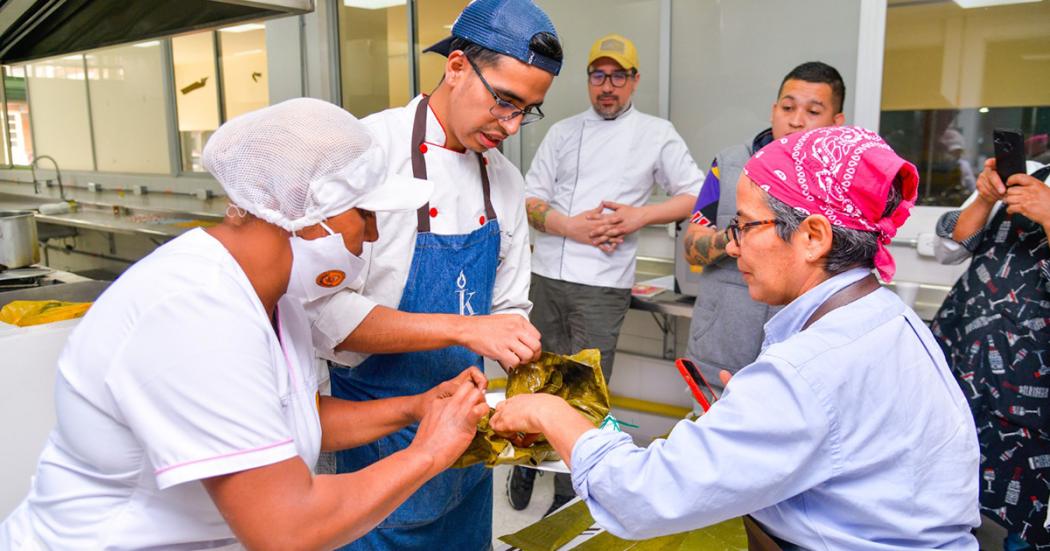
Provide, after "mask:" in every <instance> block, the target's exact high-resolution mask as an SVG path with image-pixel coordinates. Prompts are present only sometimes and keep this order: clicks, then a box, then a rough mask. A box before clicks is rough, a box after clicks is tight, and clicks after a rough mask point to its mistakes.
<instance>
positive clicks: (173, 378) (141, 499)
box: [0, 229, 321, 550]
mask: <svg viewBox="0 0 1050 551" xmlns="http://www.w3.org/2000/svg"><path fill="white" fill-rule="evenodd" d="M278 311H279V314H280V328H281V341H280V342H279V341H278V338H277V336H276V335H275V334H274V330H273V326H272V325H271V323H270V320H269V318H268V316H267V314H266V311H265V310H264V309H263V306H262V303H261V302H260V301H259V298H258V296H257V295H256V294H255V291H254V290H253V289H252V286H251V283H250V282H249V281H248V278H247V277H246V276H245V275H244V272H243V271H241V268H240V266H239V265H238V264H237V263H236V261H235V260H234V259H233V257H232V256H230V254H229V253H228V252H227V250H226V249H225V247H223V246H222V244H220V243H219V242H218V241H217V240H215V239H214V238H213V237H211V236H210V235H208V234H207V233H205V232H204V231H203V230H199V229H198V230H193V231H190V232H187V233H186V234H184V235H182V236H181V237H179V238H177V239H175V240H174V241H172V242H170V243H168V244H166V245H164V246H163V247H161V248H160V249H158V250H157V251H155V252H154V253H152V254H150V255H149V256H147V257H146V258H144V259H143V260H141V261H140V262H139V263H137V264H135V265H134V266H132V268H131V269H130V270H128V271H127V272H126V273H125V274H124V275H122V276H121V277H120V279H118V280H117V281H116V282H115V283H114V284H113V285H112V286H111V287H110V288H109V289H108V290H107V291H106V292H105V293H104V294H103V295H102V296H101V297H100V298H99V299H98V301H97V302H96V303H95V304H94V305H93V306H92V308H91V310H89V311H88V313H87V315H86V316H85V317H84V319H83V320H82V321H81V322H80V324H79V326H78V327H77V328H76V329H75V330H74V331H73V334H72V335H71V336H70V339H69V342H68V343H67V345H66V347H65V349H64V350H63V352H62V354H61V356H60V358H59V362H58V369H59V373H58V380H57V383H56V384H57V388H56V393H55V404H56V408H57V413H58V420H57V425H56V427H55V428H54V430H52V431H51V434H50V436H49V437H48V442H47V444H46V446H45V448H44V451H43V453H42V455H41V457H40V463H39V465H38V467H37V473H36V477H35V479H34V481H33V484H32V487H31V489H30V493H29V497H28V498H27V499H26V500H25V501H24V502H23V503H22V504H21V505H20V506H19V508H18V509H16V510H15V511H14V513H12V514H11V516H10V517H8V519H7V520H6V521H5V522H4V524H3V525H0V549H15V550H17V549H38V548H39V549H143V548H150V549H180V548H186V549H189V548H192V549H203V548H205V547H207V548H214V547H220V546H226V545H231V544H232V545H236V544H237V543H236V539H235V538H234V535H233V532H232V531H231V530H230V528H229V526H228V525H227V524H226V522H225V521H224V520H223V518H222V515H220V513H219V511H218V509H217V508H216V507H215V504H214V502H213V501H212V500H211V498H210V497H209V496H208V493H207V491H205V489H204V486H203V485H202V484H200V483H199V482H198V481H199V480H201V479H203V478H208V477H213V476H216V475H223V474H228V473H233V472H238V471H243V470H247V469H252V468H256V467H261V466H265V465H270V464H273V463H277V462H279V461H283V460H286V459H289V458H292V457H295V456H296V455H298V456H300V457H301V458H302V459H303V461H304V462H305V463H306V464H307V465H309V466H310V467H311V468H312V467H313V466H314V464H315V463H316V461H317V456H318V454H319V452H320V446H321V427H320V421H319V418H318V413H317V406H316V403H317V402H316V393H317V386H318V382H319V381H318V378H319V376H320V375H319V370H318V369H317V362H316V360H315V359H314V357H313V350H312V347H311V346H310V327H309V322H308V321H307V320H306V316H305V312H304V311H303V310H302V308H301V307H298V308H297V307H295V306H294V305H292V304H291V303H290V300H289V299H287V298H284V299H282V300H281V302H280V305H279V307H278ZM282 343H283V345H284V347H283V349H282ZM34 546H35V547H34Z"/></svg>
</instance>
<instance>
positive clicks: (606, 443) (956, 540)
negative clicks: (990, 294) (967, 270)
mask: <svg viewBox="0 0 1050 551" xmlns="http://www.w3.org/2000/svg"><path fill="white" fill-rule="evenodd" d="M867 274H868V271H867V270H863V269H854V270H850V271H847V272H845V273H842V274H839V275H837V276H835V277H832V278H830V279H829V280H827V281H825V282H823V283H821V284H820V285H818V286H817V287H815V288H813V289H811V290H810V291H809V292H807V293H806V294H804V295H802V296H801V297H799V298H797V299H796V300H794V301H793V302H792V303H791V304H789V305H787V306H786V307H785V308H784V309H783V310H781V311H780V312H778V313H777V315H775V316H774V317H773V318H772V319H770V320H769V322H768V323H767V324H766V326H765V333H766V340H765V342H764V343H763V348H762V353H761V355H760V356H759V357H758V359H757V360H755V362H754V363H752V364H751V365H749V366H747V367H745V368H744V369H742V370H741V371H740V372H739V373H737V374H736V375H735V376H734V377H733V380H732V381H731V382H730V384H729V386H728V387H727V389H726V391H725V394H724V395H723V396H722V398H721V399H720V400H719V401H718V402H716V403H715V405H714V406H713V407H712V408H711V410H710V411H709V412H708V413H707V414H706V415H704V416H703V417H701V418H700V419H698V420H696V421H684V420H683V421H681V422H679V423H678V424H677V425H676V426H675V428H674V430H673V431H672V432H671V434H670V436H669V437H668V438H667V439H666V440H658V441H656V442H654V443H653V444H652V445H650V446H649V447H648V448H639V447H637V446H635V445H634V444H633V443H632V441H631V438H630V436H628V435H626V434H623V433H612V432H603V431H598V430H592V431H589V432H587V433H585V434H584V435H583V436H582V437H581V438H580V439H579V440H578V441H577V442H576V446H575V447H574V448H573V452H572V467H573V469H572V471H573V472H572V478H573V485H574V486H575V488H576V492H577V493H578V494H579V495H580V496H581V497H582V498H583V499H584V500H585V501H586V502H587V505H588V507H589V508H590V510H591V513H592V514H593V515H594V518H595V520H597V522H598V524H600V525H601V526H602V527H603V528H605V529H606V530H608V531H609V532H611V533H613V534H615V535H617V536H620V537H623V538H628V539H642V538H649V537H654V536H658V535H663V534H669V533H675V532H682V531H686V530H692V529H696V528H700V527H703V526H708V525H711V524H715V523H717V522H720V521H723V520H726V519H729V518H733V517H738V516H741V515H745V514H751V515H752V516H753V517H754V518H755V519H756V520H758V521H759V522H760V523H762V524H763V525H764V526H765V528H766V529H767V531H768V532H769V533H770V534H772V535H774V536H776V537H778V538H780V539H782V540H784V541H786V542H789V543H791V544H794V545H797V546H799V547H801V548H805V549H849V550H855V551H862V550H887V549H968V550H969V549H972V550H976V549H977V541H976V539H975V538H974V537H973V536H972V535H971V534H970V529H971V528H972V527H976V526H977V525H978V524H979V523H980V516H979V512H978V502H977V495H978V491H979V487H978V483H979V479H978V461H979V454H980V452H979V450H978V446H977V432H976V429H975V427H974V422H973V418H972V416H971V415H970V412H969V409H968V408H967V406H966V402H965V400H964V399H963V394H962V391H961V390H960V389H959V386H958V384H957V383H956V382H955V380H954V378H953V377H952V375H951V372H950V371H949V369H948V366H947V365H946V363H945V360H944V357H943V355H942V353H941V350H940V348H939V347H938V346H937V344H936V342H935V341H934V340H933V336H932V335H931V334H930V331H929V330H928V329H927V327H926V325H925V324H923V323H922V321H921V320H920V319H919V318H918V316H916V315H915V313H914V312H913V311H912V310H911V309H909V308H907V307H906V306H905V305H904V304H903V303H902V302H901V301H900V299H898V298H897V296H896V295H895V294H893V293H892V292H890V291H888V290H886V289H879V290H876V291H875V292H873V293H871V294H869V295H867V296H865V297H863V298H861V299H858V300H856V301H854V302H853V303H851V304H849V305H846V306H843V307H841V308H838V309H836V310H833V311H832V312H830V313H828V314H827V315H826V316H824V317H823V318H821V319H820V320H819V321H817V322H816V323H814V324H813V325H812V326H810V327H809V328H808V329H806V330H805V331H802V326H803V324H805V323H806V321H807V320H808V319H809V317H810V316H811V315H812V314H813V312H814V311H815V310H816V309H817V308H818V307H819V306H820V305H821V304H822V303H823V302H824V301H825V300H827V299H828V298H829V297H831V295H833V294H834V293H835V292H836V291H838V290H840V289H842V288H843V287H846V286H847V285H849V284H851V283H853V282H855V281H857V280H859V279H861V278H863V277H865V276H866V275H867Z"/></svg>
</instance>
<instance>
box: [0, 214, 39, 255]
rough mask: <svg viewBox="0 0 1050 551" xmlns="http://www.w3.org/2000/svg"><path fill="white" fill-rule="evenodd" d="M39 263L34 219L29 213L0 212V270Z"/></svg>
mask: <svg viewBox="0 0 1050 551" xmlns="http://www.w3.org/2000/svg"><path fill="white" fill-rule="evenodd" d="M37 262H40V249H39V247H38V244H37V238H36V218H35V217H34V216H33V213H32V212H31V211H26V210H4V211H0V270H5V269H9V268H24V267H25V266H29V265H30V264H36V263H37Z"/></svg>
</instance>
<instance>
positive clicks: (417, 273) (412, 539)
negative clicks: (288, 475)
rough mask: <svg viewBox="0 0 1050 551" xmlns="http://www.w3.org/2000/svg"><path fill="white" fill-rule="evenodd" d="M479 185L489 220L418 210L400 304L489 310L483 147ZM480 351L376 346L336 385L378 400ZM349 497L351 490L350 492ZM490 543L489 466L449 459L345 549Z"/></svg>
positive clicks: (347, 467)
mask: <svg viewBox="0 0 1050 551" xmlns="http://www.w3.org/2000/svg"><path fill="white" fill-rule="evenodd" d="M427 102H428V98H426V97H424V98H423V100H422V101H420V102H419V107H418V108H417V110H416V117H415V124H414V127H413V131H412V172H413V174H414V176H415V177H416V178H423V179H425V178H426V177H427V176H426V163H425V161H424V159H423V153H422V151H421V148H420V145H422V143H423V138H424V136H425V129H426V117H427ZM478 162H479V164H480V166H481V180H482V192H483V193H484V197H485V214H486V217H487V222H486V223H485V225H483V226H482V227H481V228H479V229H477V230H475V231H473V232H471V233H468V234H465V235H436V234H433V233H430V216H429V211H430V205H429V204H426V205H423V206H422V207H421V208H420V209H419V212H418V216H417V236H416V246H415V252H414V254H413V256H412V266H411V268H410V270H409V273H408V282H407V284H406V286H405V290H404V294H403V295H402V296H401V303H400V304H399V305H398V309H399V310H401V311H403V312H425V313H445V314H461V315H475V314H476V315H485V314H488V313H489V312H490V311H491V309H492V289H493V286H494V284H495V280H496V265H497V262H498V257H499V244H500V234H499V223H498V222H497V221H496V214H495V210H494V209H493V208H492V203H491V201H490V199H489V180H488V173H487V171H486V169H485V161H484V157H482V156H481V155H480V154H479V155H478ZM472 365H476V366H479V367H481V365H482V358H481V356H479V355H477V354H474V353H473V352H471V351H470V350H468V349H466V348H463V347H460V346H453V347H449V348H443V349H441V350H434V351H430V352H409V353H404V354H375V355H372V356H371V357H369V358H368V359H367V360H366V361H365V362H364V363H362V364H361V365H359V366H357V367H355V368H353V369H346V368H338V367H337V368H333V369H332V370H331V380H332V394H333V395H334V396H336V397H339V398H344V399H347V400H359V401H360V400H373V399H376V398H386V397H391V396H404V395H408V394H417V393H420V392H423V391H425V390H428V389H430V388H432V387H433V386H434V385H437V384H438V383H441V382H442V381H445V380H448V379H450V378H452V377H455V376H456V375H458V374H459V373H460V372H462V371H463V370H464V369H466V368H467V367H469V366H472ZM416 428H417V425H412V426H409V427H407V428H405V429H402V430H400V431H398V432H395V433H393V434H391V435H389V436H387V437H385V438H381V439H379V440H378V441H376V442H373V443H371V444H367V445H364V446H360V447H357V448H353V449H349V450H344V451H341V452H338V453H337V454H336V465H337V469H338V472H340V473H346V472H353V471H357V470H360V469H362V468H364V467H367V466H368V465H371V464H372V463H375V462H376V461H378V460H380V459H382V458H384V457H387V456H389V455H390V454H392V453H394V452H396V451H398V450H402V449H405V448H406V447H408V445H409V443H411V442H412V438H413V437H414V436H415V433H416ZM347 499H354V497H353V496H347ZM491 543H492V471H491V470H489V469H486V468H485V467H483V466H481V465H477V466H473V467H467V468H465V469H448V470H446V471H444V472H442V473H441V474H439V475H437V476H436V477H434V478H433V479H431V480H430V481H428V482H427V483H426V484H424V485H423V487H422V488H420V489H419V490H418V491H417V492H416V493H415V494H413V495H412V496H411V497H409V498H408V500H407V501H405V503H403V504H402V505H401V506H400V507H398V508H397V509H396V510H395V511H394V512H393V513H392V514H391V515H390V516H389V517H387V519H386V520H384V521H383V522H382V523H380V525H379V526H378V527H377V528H376V529H374V530H372V531H371V532H369V533H368V534H366V535H365V536H363V537H362V538H360V539H358V540H357V541H355V542H353V543H351V544H350V545H347V546H346V547H344V548H343V549H355V550H360V549H370V550H371V549H375V550H388V549H389V550H393V549H439V548H440V549H457V550H467V551H469V550H484V549H489V547H490V546H491Z"/></svg>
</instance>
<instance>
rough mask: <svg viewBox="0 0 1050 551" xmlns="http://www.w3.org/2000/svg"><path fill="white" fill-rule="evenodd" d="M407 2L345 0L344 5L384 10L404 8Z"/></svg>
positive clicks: (399, 0)
mask: <svg viewBox="0 0 1050 551" xmlns="http://www.w3.org/2000/svg"><path fill="white" fill-rule="evenodd" d="M405 3H406V0H343V5H344V6H346V7H348V8H361V9H366V10H382V9H386V8H392V7H394V6H404V5H405Z"/></svg>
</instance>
